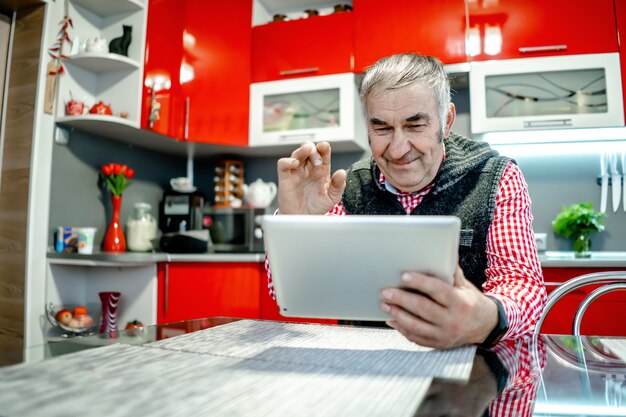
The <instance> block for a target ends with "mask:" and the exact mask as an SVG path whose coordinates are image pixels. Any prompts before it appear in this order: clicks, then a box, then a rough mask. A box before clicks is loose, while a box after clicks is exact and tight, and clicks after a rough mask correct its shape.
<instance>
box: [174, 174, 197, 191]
mask: <svg viewBox="0 0 626 417" xmlns="http://www.w3.org/2000/svg"><path fill="white" fill-rule="evenodd" d="M170 185H171V186H172V188H173V189H174V190H189V189H190V188H192V185H191V178H187V177H177V178H172V179H171V180H170Z"/></svg>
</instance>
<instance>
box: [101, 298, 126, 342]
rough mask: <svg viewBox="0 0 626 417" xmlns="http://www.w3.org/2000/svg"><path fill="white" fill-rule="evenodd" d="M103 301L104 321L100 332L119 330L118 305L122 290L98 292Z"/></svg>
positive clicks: (106, 332) (107, 332)
mask: <svg viewBox="0 0 626 417" xmlns="http://www.w3.org/2000/svg"><path fill="white" fill-rule="evenodd" d="M98 295H99V296H100V302H101V303H102V322H101V323H100V333H105V334H111V333H115V332H116V331H117V306H118V305H119V303H120V296H121V293H120V292H116V291H105V292H101V293H98Z"/></svg>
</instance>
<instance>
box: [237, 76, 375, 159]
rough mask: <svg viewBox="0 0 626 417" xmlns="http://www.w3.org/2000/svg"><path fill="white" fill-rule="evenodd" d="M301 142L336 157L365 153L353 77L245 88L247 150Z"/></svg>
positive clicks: (265, 83)
mask: <svg viewBox="0 0 626 417" xmlns="http://www.w3.org/2000/svg"><path fill="white" fill-rule="evenodd" d="M304 141H311V142H320V141H327V142H330V143H331V145H332V149H333V151H339V152H343V151H345V152H348V151H357V150H364V149H367V148H368V145H367V133H366V131H365V122H364V120H363V112H362V110H361V104H360V101H359V98H358V92H357V87H356V75H355V74H354V73H344V74H332V75H321V76H317V77H305V78H292V79H289V80H278V81H265V82H260V83H253V84H252V85H251V86H250V134H249V144H250V146H251V147H259V146H264V147H265V146H271V147H276V146H284V147H285V149H295V148H294V147H293V146H294V145H299V144H301V143H302V142H304Z"/></svg>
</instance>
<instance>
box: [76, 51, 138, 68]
mask: <svg viewBox="0 0 626 417" xmlns="http://www.w3.org/2000/svg"><path fill="white" fill-rule="evenodd" d="M64 61H65V62H66V63H67V64H70V65H75V66H77V67H80V68H83V69H86V70H89V71H92V72H95V73H104V72H113V71H124V70H135V69H138V68H139V67H140V65H139V62H137V61H135V60H133V59H130V58H128V57H126V56H123V55H119V54H111V53H106V54H100V53H93V52H91V53H90V52H85V53H82V54H77V55H72V56H70V57H69V58H68V59H66V60H64Z"/></svg>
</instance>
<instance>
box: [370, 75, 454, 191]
mask: <svg viewBox="0 0 626 417" xmlns="http://www.w3.org/2000/svg"><path fill="white" fill-rule="evenodd" d="M453 120H454V106H451V111H450V115H449V117H448V120H444V121H443V122H444V123H445V126H446V129H445V131H444V133H443V134H444V136H445V137H447V135H448V133H449V131H450V126H451V125H452V121H453ZM367 124H368V136H369V141H370V148H371V150H372V155H373V156H374V159H375V160H376V163H377V164H378V167H379V168H380V170H381V171H382V173H383V175H385V178H386V179H387V181H389V182H390V183H391V184H392V185H393V186H394V187H396V188H397V189H398V190H401V191H405V192H414V191H419V190H421V189H422V188H424V187H426V186H427V185H428V184H430V183H431V182H432V180H433V179H434V178H435V176H436V175H437V172H438V170H439V167H440V165H441V162H442V159H443V152H444V148H443V141H442V140H440V139H442V132H441V121H440V120H439V111H438V107H437V101H436V100H435V96H434V94H433V92H432V89H431V88H425V87H423V86H420V85H412V86H408V87H404V88H401V89H398V90H392V91H382V92H381V91H374V92H373V94H371V95H370V97H369V98H368V99H367Z"/></svg>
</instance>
